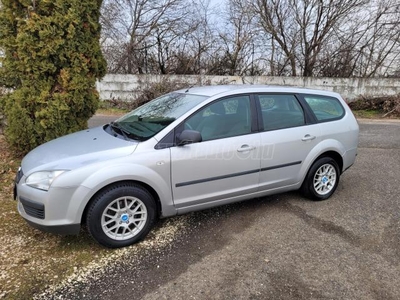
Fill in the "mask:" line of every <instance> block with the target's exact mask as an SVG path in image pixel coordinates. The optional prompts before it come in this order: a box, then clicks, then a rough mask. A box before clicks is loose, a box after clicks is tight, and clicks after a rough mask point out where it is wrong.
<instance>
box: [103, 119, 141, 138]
mask: <svg viewBox="0 0 400 300" xmlns="http://www.w3.org/2000/svg"><path fill="white" fill-rule="evenodd" d="M109 125H110V126H111V128H112V129H113V130H114V131H115V132H117V131H119V132H120V134H121V135H122V136H123V137H124V138H125V140H130V139H131V140H138V141H143V140H144V139H143V138H142V137H140V136H138V135H135V134H133V133H131V132H129V131H127V130H126V129H124V128H122V126H121V125H119V124H118V123H116V122H111V123H110V124H109ZM116 129H117V130H116Z"/></svg>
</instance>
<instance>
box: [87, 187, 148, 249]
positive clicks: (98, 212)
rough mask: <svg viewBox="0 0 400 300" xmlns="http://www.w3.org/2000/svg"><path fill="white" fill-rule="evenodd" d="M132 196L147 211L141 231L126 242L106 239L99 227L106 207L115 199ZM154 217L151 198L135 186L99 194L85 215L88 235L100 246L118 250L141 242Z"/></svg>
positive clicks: (111, 188) (113, 189) (113, 188)
mask: <svg viewBox="0 0 400 300" xmlns="http://www.w3.org/2000/svg"><path fill="white" fill-rule="evenodd" d="M126 196H132V197H135V198H138V199H140V201H142V202H143V204H144V205H145V207H146V210H147V220H146V223H145V225H144V227H143V228H142V230H141V231H140V232H139V233H138V234H137V235H135V236H134V237H132V238H130V239H127V240H122V241H121V240H114V239H112V238H110V237H108V236H107V235H106V234H105V233H104V231H103V229H102V226H101V219H102V215H103V212H104V210H105V209H106V207H107V206H108V205H109V204H110V203H111V202H112V201H114V200H115V199H118V198H121V197H126ZM155 215H156V207H155V203H154V200H153V197H152V196H151V195H150V194H149V193H148V192H147V191H146V190H145V189H143V188H141V187H138V186H135V185H125V184H124V185H115V186H112V187H110V188H108V189H106V190H105V191H104V192H102V193H101V194H99V195H98V196H97V197H96V198H95V199H94V201H93V203H92V204H91V206H90V208H89V212H88V215H87V220H86V223H87V227H88V229H89V233H90V235H91V236H92V237H93V238H94V239H95V240H96V241H97V242H98V243H100V244H101V245H103V246H106V247H109V248H120V247H125V246H129V245H132V244H134V243H136V242H138V241H140V240H142V239H143V238H144V237H145V236H146V235H147V234H148V232H149V231H150V230H151V228H152V226H153V223H154V220H155Z"/></svg>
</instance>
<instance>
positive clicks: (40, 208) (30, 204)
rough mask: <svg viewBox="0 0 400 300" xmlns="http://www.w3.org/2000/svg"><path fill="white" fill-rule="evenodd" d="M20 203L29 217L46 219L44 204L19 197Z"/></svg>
mask: <svg viewBox="0 0 400 300" xmlns="http://www.w3.org/2000/svg"><path fill="white" fill-rule="evenodd" d="M19 201H20V202H21V204H22V206H23V207H24V210H25V212H26V214H27V215H28V216H31V217H34V218H38V219H44V204H42V203H38V202H35V201H32V200H27V199H24V198H22V197H19Z"/></svg>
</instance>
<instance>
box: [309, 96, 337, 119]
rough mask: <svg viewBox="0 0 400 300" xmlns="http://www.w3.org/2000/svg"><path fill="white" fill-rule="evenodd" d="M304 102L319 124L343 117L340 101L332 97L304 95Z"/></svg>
mask: <svg viewBox="0 0 400 300" xmlns="http://www.w3.org/2000/svg"><path fill="white" fill-rule="evenodd" d="M304 100H306V102H307V103H308V105H309V106H310V108H311V110H312V111H313V112H314V115H315V117H316V118H317V120H318V121H320V122H326V121H333V120H338V119H341V118H342V117H343V116H344V112H345V111H344V108H343V106H342V104H341V103H340V101H339V100H338V99H336V98H333V97H328V96H318V95H304Z"/></svg>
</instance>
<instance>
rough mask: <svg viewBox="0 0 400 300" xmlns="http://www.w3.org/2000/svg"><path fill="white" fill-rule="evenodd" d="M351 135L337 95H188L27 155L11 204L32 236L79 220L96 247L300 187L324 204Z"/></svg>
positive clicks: (282, 90)
mask: <svg viewBox="0 0 400 300" xmlns="http://www.w3.org/2000/svg"><path fill="white" fill-rule="evenodd" d="M358 131H359V128H358V124H357V121H356V120H355V118H354V116H353V114H352V112H351V110H350V109H349V108H348V106H347V105H346V103H345V102H344V100H343V99H342V98H341V97H340V95H338V94H336V93H332V92H326V91H316V90H309V89H299V88H291V87H272V86H248V85H240V86H234V85H226V86H204V87H195V88H189V89H186V90H179V91H176V92H172V93H169V94H167V95H164V96H162V97H159V98H157V99H155V100H153V101H151V102H148V103H147V104H145V105H143V106H141V107H139V108H137V109H135V110H133V111H132V112H130V113H128V114H127V115H125V116H123V117H121V118H120V119H118V120H116V121H115V122H111V123H110V124H106V125H104V126H101V127H97V128H94V129H89V130H84V131H80V132H77V133H74V134H70V135H67V136H64V137H61V138H58V139H55V140H53V141H50V142H48V143H46V144H43V145H41V146H39V147H37V148H36V149H34V150H33V151H31V152H30V153H28V155H27V156H26V157H25V158H24V159H23V161H22V163H21V167H20V169H19V170H18V173H17V176H16V180H15V190H14V192H15V198H16V199H17V200H18V211H19V213H20V214H21V216H22V217H23V218H24V219H25V220H26V221H27V222H28V223H29V224H30V225H32V226H33V227H35V228H39V229H41V230H45V231H48V232H53V233H61V234H77V233H78V232H79V231H80V227H81V225H82V224H86V226H87V228H88V231H89V233H90V235H91V236H92V237H93V238H94V239H95V240H96V241H97V242H98V243H100V244H102V245H104V246H106V247H112V248H116V247H123V246H127V245H131V244H133V243H135V242H137V241H139V240H141V239H143V238H144V237H145V236H146V234H147V233H148V232H149V231H150V229H151V227H152V225H153V223H154V222H155V220H156V219H157V218H164V217H170V216H176V215H180V214H184V213H187V212H191V211H196V210H201V209H206V208H210V207H214V206H218V205H223V204H227V203H232V202H236V201H241V200H246V199H251V198H255V197H260V196H266V195H271V194H275V193H282V192H286V191H291V190H298V189H300V190H301V191H302V192H303V194H304V195H305V196H306V197H308V198H311V199H314V200H325V199H327V198H329V197H330V196H331V195H332V194H333V193H334V191H335V189H336V187H337V185H338V183H339V177H340V175H341V174H342V173H343V172H344V171H345V170H346V169H348V168H349V167H350V166H351V165H352V164H353V163H354V161H355V158H356V155H357V145H358Z"/></svg>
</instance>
